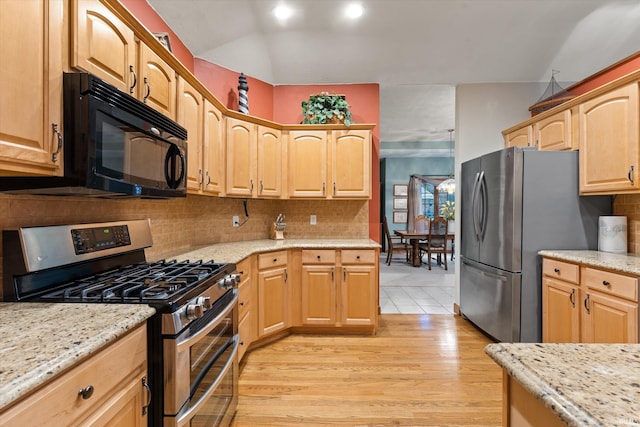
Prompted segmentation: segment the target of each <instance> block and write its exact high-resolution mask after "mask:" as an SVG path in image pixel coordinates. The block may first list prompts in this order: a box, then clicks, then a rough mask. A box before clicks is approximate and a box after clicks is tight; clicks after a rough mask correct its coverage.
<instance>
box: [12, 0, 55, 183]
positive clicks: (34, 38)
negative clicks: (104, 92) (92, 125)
mask: <svg viewBox="0 0 640 427" xmlns="http://www.w3.org/2000/svg"><path fill="white" fill-rule="evenodd" d="M65 9H66V2H65V1H63V0H50V1H29V2H25V1H23V0H1V1H0V57H1V58H2V61H3V64H4V65H3V66H2V67H0V94H1V95H0V175H2V174H3V171H4V172H8V173H10V174H12V175H15V174H34V175H57V174H59V173H61V171H62V167H61V163H62V156H61V155H57V154H56V155H55V156H54V155H53V153H54V152H56V151H57V149H58V141H59V139H58V136H60V137H62V134H58V133H57V132H56V131H55V130H54V129H57V130H58V131H59V132H62V129H63V126H62V70H63V64H62V61H63V58H65V52H66V50H64V47H65V46H66V44H65V43H66V37H64V32H63V19H62V17H63V16H64V10H65ZM60 141H61V140H60Z"/></svg>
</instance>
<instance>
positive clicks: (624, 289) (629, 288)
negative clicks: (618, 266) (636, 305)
mask: <svg viewBox="0 0 640 427" xmlns="http://www.w3.org/2000/svg"><path fill="white" fill-rule="evenodd" d="M582 283H583V285H585V286H586V287H588V288H589V289H593V290H595V291H599V292H603V293H605V294H609V295H615V296H619V297H622V298H626V299H629V300H632V301H638V278H637V277H631V276H625V275H622V274H616V273H611V272H608V271H602V270H598V269H595V268H589V267H583V269H582Z"/></svg>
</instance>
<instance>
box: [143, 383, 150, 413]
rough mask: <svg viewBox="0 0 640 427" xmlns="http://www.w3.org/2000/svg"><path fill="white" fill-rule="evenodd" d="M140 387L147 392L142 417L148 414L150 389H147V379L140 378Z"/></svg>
mask: <svg viewBox="0 0 640 427" xmlns="http://www.w3.org/2000/svg"><path fill="white" fill-rule="evenodd" d="M142 387H144V388H145V389H146V390H147V404H146V405H144V406H143V407H142V415H147V413H148V412H149V405H151V387H149V383H148V382H147V377H142Z"/></svg>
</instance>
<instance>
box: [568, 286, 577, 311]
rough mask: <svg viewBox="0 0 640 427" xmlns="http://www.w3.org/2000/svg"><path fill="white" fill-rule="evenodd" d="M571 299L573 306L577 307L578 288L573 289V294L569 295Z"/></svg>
mask: <svg viewBox="0 0 640 427" xmlns="http://www.w3.org/2000/svg"><path fill="white" fill-rule="evenodd" d="M569 301H571V307H573V308H576V290H575V289H571V294H570V295H569Z"/></svg>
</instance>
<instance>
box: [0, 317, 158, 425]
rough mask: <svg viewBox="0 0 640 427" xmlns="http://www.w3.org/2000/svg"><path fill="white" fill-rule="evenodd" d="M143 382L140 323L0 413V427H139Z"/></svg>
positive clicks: (143, 329) (144, 362) (144, 340)
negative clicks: (49, 426) (48, 426)
mask: <svg viewBox="0 0 640 427" xmlns="http://www.w3.org/2000/svg"><path fill="white" fill-rule="evenodd" d="M146 381H147V327H146V324H143V325H141V326H139V327H138V328H136V329H135V330H134V331H132V332H130V333H129V334H127V335H126V336H124V337H122V338H120V339H119V340H118V341H116V342H115V343H113V344H111V345H109V346H108V347H107V348H105V349H104V350H102V351H100V352H99V353H97V354H95V355H93V356H91V357H90V358H89V359H87V360H85V361H84V362H81V363H80V364H79V365H77V366H76V367H74V368H72V369H71V370H70V371H68V372H66V373H65V374H63V375H61V376H59V377H57V378H56V379H54V380H53V381H51V382H50V383H48V384H47V385H45V386H44V387H43V388H42V389H40V390H39V391H37V392H35V393H34V394H32V395H30V396H28V397H27V398H25V399H24V400H22V401H21V402H19V403H17V404H16V405H15V406H13V407H11V408H9V409H8V410H7V411H5V412H3V413H2V414H0V426H3V427H5V426H6V427H9V426H30V425H51V426H68V425H83V426H88V425H91V426H113V427H115V426H121V427H143V426H146V425H147V416H146V411H144V410H143V408H144V407H145V405H146V404H147V402H148V400H149V398H150V396H149V395H148V391H147V388H146ZM83 390H87V392H86V393H85V394H84V395H83V394H82V393H81V392H82V391H83Z"/></svg>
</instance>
